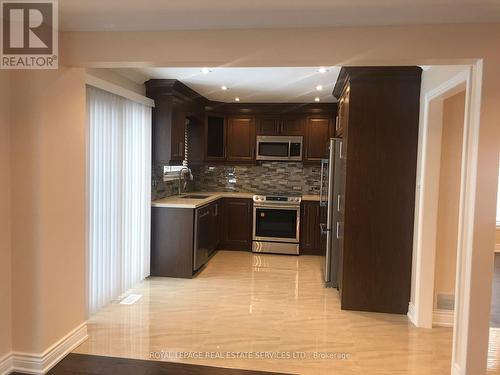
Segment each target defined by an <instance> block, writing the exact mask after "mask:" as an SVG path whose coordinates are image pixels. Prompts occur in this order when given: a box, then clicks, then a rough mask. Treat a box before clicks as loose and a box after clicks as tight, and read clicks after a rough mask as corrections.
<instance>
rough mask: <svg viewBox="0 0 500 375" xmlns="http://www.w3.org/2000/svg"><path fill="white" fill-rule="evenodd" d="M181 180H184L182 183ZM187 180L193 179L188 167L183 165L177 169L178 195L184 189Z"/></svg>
mask: <svg viewBox="0 0 500 375" xmlns="http://www.w3.org/2000/svg"><path fill="white" fill-rule="evenodd" d="M182 180H184V183H182ZM188 181H193V173H191V169H189V168H188V167H183V168H181V170H179V195H181V194H182V192H183V191H184V190H186V186H187V183H188Z"/></svg>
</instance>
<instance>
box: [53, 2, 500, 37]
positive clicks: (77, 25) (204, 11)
mask: <svg viewBox="0 0 500 375" xmlns="http://www.w3.org/2000/svg"><path fill="white" fill-rule="evenodd" d="M59 8H60V27H61V28H62V29H63V30H79V31H97V30H120V31H126V30H129V31H138V30H142V31H150V30H172V29H235V28H276V27H331V26H375V25H403V24H429V23H462V22H498V21H500V0H271V1H270V0H252V1H238V0H167V1H165V0H141V1H137V0H106V1H103V0H61V1H59Z"/></svg>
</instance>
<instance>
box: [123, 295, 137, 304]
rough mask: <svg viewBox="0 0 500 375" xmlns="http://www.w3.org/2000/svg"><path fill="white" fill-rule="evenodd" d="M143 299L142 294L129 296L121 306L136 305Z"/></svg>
mask: <svg viewBox="0 0 500 375" xmlns="http://www.w3.org/2000/svg"><path fill="white" fill-rule="evenodd" d="M141 297H142V296H141V295H140V294H129V295H128V296H127V297H125V298H124V299H122V300H121V301H120V305H133V304H134V303H136V302H137V301H139V299H141Z"/></svg>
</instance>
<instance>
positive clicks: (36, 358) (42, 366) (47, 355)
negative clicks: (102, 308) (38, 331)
mask: <svg viewBox="0 0 500 375" xmlns="http://www.w3.org/2000/svg"><path fill="white" fill-rule="evenodd" d="M87 337H88V335H87V323H86V322H85V323H83V324H81V325H80V326H78V327H77V328H75V329H74V330H73V331H71V332H70V333H68V334H67V335H66V336H64V337H63V338H62V339H60V340H59V341H58V342H56V343H55V344H54V345H52V346H51V347H50V348H49V349H47V350H46V351H45V352H43V353H42V354H32V353H19V352H14V353H12V354H11V356H10V364H11V371H16V372H21V373H24V374H34V375H42V374H45V373H47V372H48V371H49V370H50V369H51V368H52V367H54V366H55V365H56V364H57V363H58V362H59V361H61V359H63V358H64V357H65V356H66V355H68V354H69V353H70V352H71V351H72V350H73V349H75V348H76V347H77V346H78V345H80V344H81V343H82V342H84V341H85V340H86V339H87ZM0 374H2V375H3V373H2V372H0ZM7 374H8V372H7Z"/></svg>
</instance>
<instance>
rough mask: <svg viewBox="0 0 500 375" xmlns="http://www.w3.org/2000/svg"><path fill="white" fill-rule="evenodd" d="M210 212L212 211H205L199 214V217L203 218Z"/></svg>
mask: <svg viewBox="0 0 500 375" xmlns="http://www.w3.org/2000/svg"><path fill="white" fill-rule="evenodd" d="M209 213H210V211H205V212H204V213H202V214H200V216H198V218H199V219H202V218H204V217H205V216H207V215H208V214H209Z"/></svg>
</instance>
